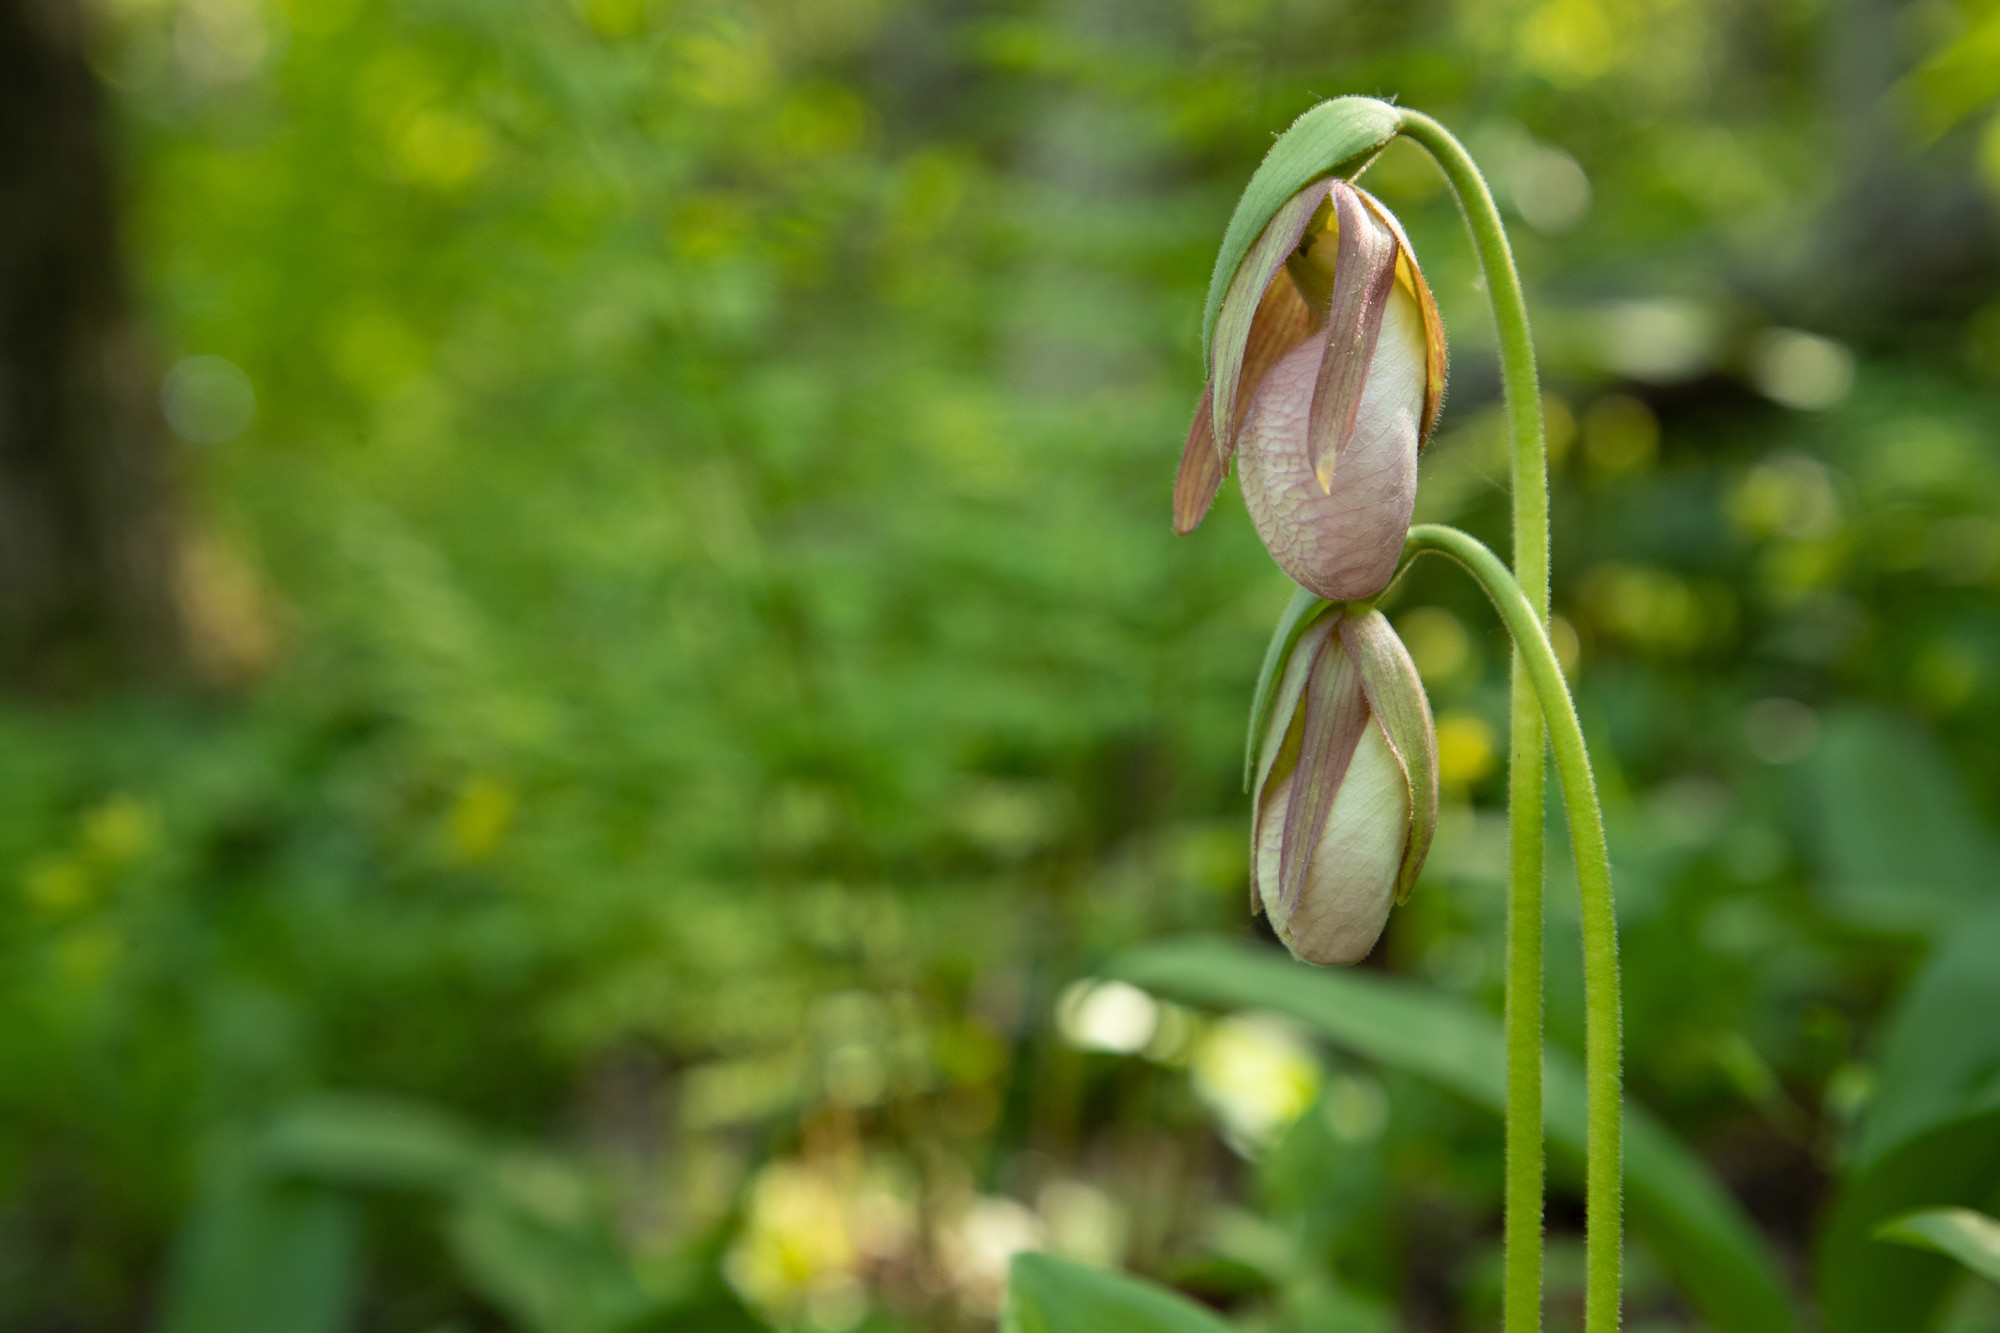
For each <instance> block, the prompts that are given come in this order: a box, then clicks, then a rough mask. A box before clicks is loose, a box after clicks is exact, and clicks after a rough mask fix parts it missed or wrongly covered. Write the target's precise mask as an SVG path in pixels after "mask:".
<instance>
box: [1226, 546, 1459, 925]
mask: <svg viewBox="0 0 2000 1333" xmlns="http://www.w3.org/2000/svg"><path fill="white" fill-rule="evenodd" d="M1400 540H1401V539H1400V537H1399V538H1398V541H1399V542H1400ZM1262 730H1263V736H1262V737H1261V740H1260V742H1259V745H1258V750H1257V759H1256V768H1255V774H1254V776H1255V785H1254V788H1253V790H1254V793H1255V796H1254V800H1255V805H1254V806H1253V810H1254V813H1253V815H1252V817H1251V833H1250V851H1251V866H1252V870H1251V910H1252V911H1256V910H1259V909H1261V910H1262V911H1264V912H1265V913H1266V914H1267V915H1268V916H1269V917H1270V919H1271V926H1272V928H1273V929H1274V930H1276V931H1277V932H1278V938H1279V939H1281V940H1283V941H1284V942H1285V947H1286V948H1288V949H1290V950H1291V951H1292V952H1293V953H1294V954H1295V955H1297V956H1298V957H1299V958H1302V959H1304V960H1305V961H1306V962H1308V963H1355V962H1359V961H1360V960H1361V959H1362V958H1364V957H1366V956H1367V954H1368V951H1369V950H1370V949H1372V948H1374V947H1375V941H1376V940H1377V939H1379V938H1380V937H1381V934H1382V927H1383V926H1384V925H1385V924H1386V923H1387V922H1388V919H1389V909H1390V907H1391V906H1393V905H1394V904H1395V903H1397V902H1399V901H1401V900H1402V899H1403V898H1404V897H1406V896H1408V894H1409V891H1410V889H1411V888H1412V887H1413V886H1414V885H1415V884H1416V880H1417V872H1418V871H1419V870H1421V869H1422V868H1423V863H1424V856H1425V854H1426V853H1427V852H1429V850H1430V844H1431V834H1432V832H1433V831H1434V830H1435V829H1436V827H1437V808H1438V777H1437V771H1438V770H1437V733H1436V730H1435V728H1434V727H1433V725H1432V722H1431V709H1430V702H1429V701H1428V700H1427V699H1426V698H1425V697H1424V689H1423V684H1422V682H1421V681H1420V680H1418V678H1417V669H1416V666H1415V664H1414V663H1412V662H1411V661H1410V655H1409V652H1408V651H1407V650H1406V649H1405V648H1404V647H1403V643H1402V640H1401V639H1398V638H1397V637H1396V631H1395V630H1393V629H1391V628H1390V627H1389V622H1388V620H1387V619H1386V618H1384V616H1383V615H1382V613H1381V612H1380V611H1366V612H1363V613H1361V614H1358V615H1357V614H1355V613H1354V612H1352V611H1350V610H1348V609H1346V608H1343V607H1338V606H1336V607H1330V608H1326V609H1325V610H1324V611H1323V612H1322V613H1321V614H1320V616H1319V618H1318V619H1317V620H1314V621H1312V622H1310V623H1309V624H1308V625H1307V627H1306V628H1305V630H1304V631H1303V632H1302V633H1300V634H1299V635H1298V637H1297V640H1296V642H1295V643H1294V645H1293V647H1292V649H1291V654H1290V657H1289V658H1288V659H1287V661H1286V663H1285V667H1284V674H1283V676H1282V677H1281V678H1280V679H1279V682H1278V685H1277V689H1276V692H1275V694H1274V695H1273V696H1272V699H1271V711H1270V714H1269V719H1268V722H1266V723H1265V725H1264V726H1263V728H1262ZM1253 734H1254V733H1253Z"/></svg>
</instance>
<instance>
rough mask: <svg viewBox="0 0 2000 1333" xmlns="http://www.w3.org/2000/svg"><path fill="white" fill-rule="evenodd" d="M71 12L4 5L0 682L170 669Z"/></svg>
mask: <svg viewBox="0 0 2000 1333" xmlns="http://www.w3.org/2000/svg"><path fill="white" fill-rule="evenodd" d="M85 35H86V34H85V16H84V14H83V12H82V6H81V5H80V3H79V2H78V0H0V684H5V685H7V686H10V687H13V688H16V689H22V688H25V689H30V690H34V691H37V692H43V691H57V692H70V691H74V690H78V689H83V688H88V687H91V686H96V685H102V684H105V683H109V682H111V681H115V680H131V679H139V678H160V677H168V676H172V675H175V674H178V671H179V668H180V664H181V659H182V653H181V642H182V640H181V632H180V619H179V616H178V614H177V611H176V603H175V594H174V587H175V582H176V580H175V569H174V561H173V554H174V549H175V542H174V532H173V526H174V525H173V521H172V508H173V507H172V488H171V485H170V478H169V469H168V466H167V459H166V453H165V450H166V442H165V439H164V437H163V434H162V428H161V425H160V422H159V413H158V409H157V406H156V385H157V383H158V381H157V377H156V375H155V374H154V371H153V367H152V365H151V362H150V358H149V357H148V355H147V353H146V350H145V346H144V342H143V339H142V338H141V337H140V335H139V332H138V329H137V327H136V325H135V323H134V321H133V319H132V316H131V312H130V307H129V303H128V298H127V292H126V288H125V282H124V275H123V272H122V267H121V261H120V255H119V236H118V227H117V200H116V193H115V190H114V188H113V182H112V175H113V173H112V166H111V155H110V151H109V144H108V137H109V136H108V133H107V128H108V127H107V124H106V121H107V117H106V112H105V106H104V96H103V93H102V90H101V89H100V87H99V85H98V82H97V79H96V76H95V75H94V74H93V73H92V72H91V69H90V67H89V65H88V64H87V63H86V61H85V58H84V40H85Z"/></svg>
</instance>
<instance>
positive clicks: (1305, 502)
mask: <svg viewBox="0 0 2000 1333" xmlns="http://www.w3.org/2000/svg"><path fill="white" fill-rule="evenodd" d="M1444 376H1445V344H1444V325H1443V322H1442V320H1441V319H1440V318H1439V316H1438V311H1437V305H1436V302H1435V301H1433V300H1432V298H1431V293H1430V287H1429V286H1428V284H1426V283H1425V281H1424V276H1423V272H1422V270H1421V269H1419V268H1418V267H1417V262H1416V252H1415V251H1414V250H1412V249H1411V248H1410V243H1409V239H1408V238H1407V237H1406V236H1405V235H1404V234H1403V231H1402V228H1401V226H1400V225H1399V224H1398V223H1397V222H1396V220H1395V218H1394V217H1393V216H1392V215H1391V214H1390V213H1389V211H1388V210H1387V209H1386V208H1384V207H1383V206H1382V205H1381V204H1380V203H1379V202H1377V201H1376V200H1375V199H1374V198H1373V197H1372V196H1370V195H1368V194H1367V193H1366V192H1364V191H1362V190H1359V189H1357V188H1355V187H1354V186H1353V185H1351V184H1349V183H1348V182H1347V181H1345V180H1342V179H1339V178H1338V177H1335V178H1331V179H1323V180H1318V181H1314V182H1313V183H1311V184H1310V185H1307V186H1306V187H1305V188H1304V189H1303V190H1300V191H1299V192H1298V193H1297V194H1295V195H1293V196H1292V197H1291V198H1290V199H1289V200H1287V201H1286V202H1285V203H1284V204H1283V205H1282V206H1281V207H1279V209H1278V210H1277V212H1276V213H1275V214H1274V215H1273V216H1272V218H1271V220H1270V221H1269V222H1268V223H1267V224H1266V225H1265V227H1264V229H1263V232H1262V233H1261V234H1260V235H1259V236H1258V238H1257V240H1256V242H1255V244H1253V245H1252V246H1251V247H1250V249H1249V251H1248V252H1247V253H1246V254H1245V256H1244V258H1243V262H1242V264H1241V265H1240V266H1239V267H1238V268H1237V270H1236V273H1235V276H1234V277H1233V278H1232V279H1231V281H1230V284H1229V288H1228V291H1227V293H1226V295H1225V296H1224V298H1223V301H1222V305H1221V308H1220V311H1219V313H1218V315H1217V318H1216V323H1215V339H1214V366H1213V373H1212V374H1211V376H1210V378H1209V383H1208V386H1207V388H1206V389H1205V390H1204V392H1203V395H1202V403H1201V406H1200V407H1199V408H1198V409H1197V410H1196V412H1195V419H1194V423H1193V425H1192V426H1191V427H1190V428H1189V430H1188V441H1187V447H1186V449H1185V451H1184V452H1183V454H1182V458H1181V472H1180V476H1179V478H1178V479H1177V481H1176V483H1175V486H1174V529H1175V531H1177V532H1182V533H1185V532H1190V531H1192V530H1193V529H1194V527H1195V526H1196V525H1197V524H1198V523H1200V522H1201V520H1202V518H1203V516H1204V515H1206V514H1207V512H1208V509H1209V506H1210V505H1211V504H1212V503H1213V502H1214V499H1215V493H1216V490H1217V489H1218V488H1219V487H1220V486H1221V484H1222V478H1223V474H1224V473H1225V472H1226V471H1227V469H1228V466H1229V461H1230V458H1231V456H1232V454H1234V455H1240V458H1241V467H1242V479H1243V498H1244V501H1245V502H1246V504H1247V505H1248V506H1249V509H1250V515H1251V518H1252V520H1253V521H1254V522H1255V523H1256V525H1257V533H1258V535H1259V536H1260V537H1262V538H1263V540H1264V545H1265V546H1266V547H1267V548H1268V549H1269V550H1270V552H1271V556H1272V558H1273V559H1274V560H1276V561H1277V562H1278V564H1279V565H1280V566H1282V567H1283V568H1284V570H1285V572H1286V573H1287V574H1290V575H1291V576H1292V578H1293V579H1294V580H1295V581H1296V582H1298V583H1299V584H1300V585H1301V586H1303V587H1305V588H1308V589H1310V590H1311V591H1313V592H1315V593H1317V594H1318V595H1320V596H1321V597H1325V598H1328V599H1329V600H1333V601H1353V600H1359V599H1362V598H1366V597H1371V596H1373V595H1374V594H1376V593H1378V592H1380V591H1381V590H1382V589H1383V587H1385V586H1386V585H1387V584H1388V582H1389V579H1390V577H1391V576H1392V575H1393V574H1394V573H1395V569H1396V563H1397V561H1398V559H1399V558H1400V557H1401V555H1402V549H1403V537H1404V534H1405V533H1407V532H1408V531H1409V526H1410V516H1411V513H1412V511H1413V509H1414V506H1415V504H1416V488H1417V451H1418V449H1419V447H1420V446H1421V445H1422V443H1423V442H1424V441H1425V440H1426V439H1428V438H1429V435H1430V432H1431V428H1432V427H1433V426H1435V425H1436V423H1437V416H1438V412H1439V410H1440V408H1441V407H1442V406H1443V402H1444Z"/></svg>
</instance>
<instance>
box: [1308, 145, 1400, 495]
mask: <svg viewBox="0 0 2000 1333" xmlns="http://www.w3.org/2000/svg"><path fill="white" fill-rule="evenodd" d="M1332 191H1333V208H1334V217H1335V219H1336V220H1337V222H1338V224H1339V228H1340V235H1339V241H1338V250H1337V252H1336V257H1335V260H1334V268H1333V287H1332V294H1331V296H1330V298H1329V301H1328V306H1327V316H1326V328H1327V335H1326V351H1325V352H1324V353H1322V355H1321V357H1320V363H1319V377H1318V379H1317V381H1316V382H1315V383H1314V385H1313V399H1312V413H1311V415H1310V416H1309V417H1308V418H1307V422H1306V460H1307V462H1308V463H1309V464H1310V465H1311V467H1312V470H1313V475H1314V476H1315V477H1317V478H1318V479H1319V488H1320V490H1321V491H1326V492H1330V491H1332V489H1333V469H1334V462H1335V460H1336V459H1337V458H1338V457H1339V453H1340V450H1342V449H1343V448H1345V447H1346V445H1347V441H1348V439H1349V437H1351V436H1352V435H1353V434H1354V419H1355V416H1356V414H1357V413H1359V412H1360V410H1361V391H1362V388H1363V387H1364V386H1365V385H1366V384H1367V382H1368V366H1369V363H1370V362H1371V361H1373V360H1374V359H1375V345H1376V343H1377V342H1379V341H1380V340H1381V337H1382V314H1383V312H1384V311H1385V310H1387V309H1388V306H1389V294H1390V293H1391V292H1392V291H1394V290H1395V287H1396V258H1397V256H1398V255H1399V254H1400V253H1401V246H1400V244H1399V243H1398V242H1397V240H1396V233H1395V232H1394V231H1392V230H1390V229H1389V228H1388V227H1385V226H1383V225H1382V224H1381V222H1380V221H1379V220H1378V219H1377V217H1376V216H1375V213H1374V211H1373V210H1372V209H1370V208H1369V207H1368V205H1367V204H1365V203H1363V202H1362V201H1361V193H1360V191H1358V190H1356V189H1355V188H1354V187H1353V186H1352V185H1349V184H1348V183H1347V182H1346V181H1344V180H1336V181H1334V182H1333V185H1332Z"/></svg>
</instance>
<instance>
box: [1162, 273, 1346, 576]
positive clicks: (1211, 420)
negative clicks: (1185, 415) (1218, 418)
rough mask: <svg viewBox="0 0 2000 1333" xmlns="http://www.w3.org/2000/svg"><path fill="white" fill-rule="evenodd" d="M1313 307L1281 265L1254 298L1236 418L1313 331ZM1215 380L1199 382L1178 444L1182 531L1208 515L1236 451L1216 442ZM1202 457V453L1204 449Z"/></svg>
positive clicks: (1177, 513) (1177, 515) (1177, 504)
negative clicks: (1185, 434) (1270, 372)
mask: <svg viewBox="0 0 2000 1333" xmlns="http://www.w3.org/2000/svg"><path fill="white" fill-rule="evenodd" d="M1312 331H1313V313H1312V309H1311V307H1309V306H1308V305H1307V304H1306V303H1305V299H1304V298H1303V297H1301V296H1300V295H1299V289H1298V288H1297V287H1296V286H1295V285H1294V284H1293V282H1292V279H1291V275H1290V274H1288V273H1286V272H1284V271H1283V270H1282V269H1281V270H1280V271H1279V272H1278V273H1277V275H1276V276H1274V277H1273V278H1272V279H1271V281H1270V283H1269V285H1268V286H1266V287H1265V288H1264V296H1263V299H1262V300H1260V301H1259V302H1258V303H1257V314H1256V316H1255V318H1253V319H1252V320H1251V322H1250V335H1249V338H1248V339H1247V341H1246V342H1245V344H1244V348H1243V362H1242V367H1241V371H1240V374H1239V377H1238V379H1237V383H1236V410H1235V413H1234V420H1235V421H1236V422H1238V423H1239V426H1240V423H1241V422H1242V420H1243V417H1244V414H1245V413H1246V412H1248V411H1249V410H1250V400H1251V398H1252V397H1254V396H1255V394H1256V392H1257V386H1258V385H1259V384H1261V383H1263V381H1264V375H1265V372H1266V371H1268V370H1270V368H1271V367H1272V366H1274V365H1276V364H1277V363H1278V361H1279V360H1280V359H1281V358H1282V357H1283V356H1284V355H1285V353H1287V352H1289V351H1291V350H1292V349H1293V348H1294V347H1297V346H1298V345H1299V344H1300V343H1302V342H1304V341H1305V340H1306V339H1307V338H1308V337H1310V336H1311V335H1312ZM1214 408H1215V381H1213V380H1210V381H1209V382H1208V383H1207V384H1205V385H1203V386H1202V391H1201V404H1200V406H1198V407H1196V408H1195V413H1194V421H1193V422H1191V423H1190V424H1189V426H1188V438H1187V445H1186V446H1185V447H1184V448H1183V449H1182V450H1181V467H1180V473H1179V475H1178V476H1177V477H1176V478H1175V479H1174V531H1175V532H1176V533H1177V534H1179V535H1180V536H1183V537H1185V536H1186V535H1187V534H1188V533H1190V532H1193V531H1194V530H1195V529H1196V528H1197V527H1199V526H1200V525H1201V521H1202V519H1204V518H1206V517H1207V516H1208V511H1209V507H1210V506H1211V505H1213V504H1214V503H1215V496H1216V493H1217V492H1218V491H1220V490H1221V489H1222V479H1223V478H1224V477H1225V476H1227V475H1228V473H1229V460H1230V459H1231V458H1232V457H1234V456H1235V453H1236V442H1235V441H1234V440H1231V441H1229V443H1228V444H1226V445H1224V446H1222V447H1221V448H1217V447H1216V444H1215V410H1214ZM1204 451H1205V452H1206V457H1203V456H1202V454H1203V452H1204Z"/></svg>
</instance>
